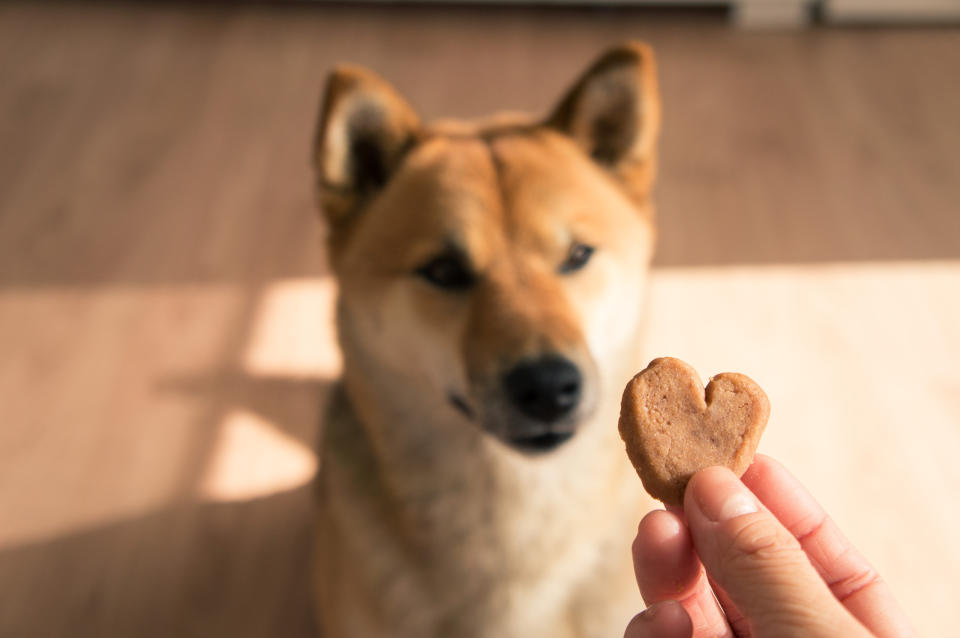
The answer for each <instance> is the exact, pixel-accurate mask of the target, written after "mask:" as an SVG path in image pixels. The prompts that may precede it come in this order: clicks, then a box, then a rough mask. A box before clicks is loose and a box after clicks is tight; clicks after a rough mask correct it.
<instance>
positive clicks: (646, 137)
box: [546, 43, 660, 194]
mask: <svg viewBox="0 0 960 638" xmlns="http://www.w3.org/2000/svg"><path fill="white" fill-rule="evenodd" d="M546 123H547V125H548V126H550V127H553V128H555V129H557V130H559V131H561V132H563V133H565V134H566V135H569V136H570V137H572V138H573V139H574V141H575V142H577V144H578V145H579V146H580V148H582V149H583V151H584V152H585V153H586V154H587V155H589V156H590V157H591V158H593V160H594V161H596V162H597V163H598V164H600V165H601V166H603V167H605V168H607V169H609V170H611V171H612V172H613V174H614V175H615V176H616V177H618V178H619V179H620V180H621V181H623V182H625V183H626V185H627V186H628V187H629V188H630V190H631V191H635V192H637V193H638V194H639V193H641V192H642V193H646V192H647V191H648V190H649V187H650V185H651V182H652V179H653V173H654V165H655V162H656V142H657V137H658V136H659V133H660V91H659V87H658V86H657V69H656V62H655V60H654V56H653V50H652V49H651V48H650V47H649V46H648V45H646V44H643V43H630V44H626V45H623V46H619V47H616V48H614V49H611V50H610V51H607V52H606V53H605V54H604V55H602V56H600V58H599V59H598V60H597V61H596V62H594V63H593V65H592V66H591V67H590V68H588V69H587V71H586V72H585V73H584V74H583V75H582V76H581V77H580V79H579V80H577V82H576V84H574V85H573V88H572V89H570V91H569V92H568V93H567V95H566V96H565V97H564V98H563V100H561V102H560V104H559V105H558V106H557V108H556V109H555V110H554V112H553V114H552V115H551V116H550V117H549V119H548V120H547V122H546Z"/></svg>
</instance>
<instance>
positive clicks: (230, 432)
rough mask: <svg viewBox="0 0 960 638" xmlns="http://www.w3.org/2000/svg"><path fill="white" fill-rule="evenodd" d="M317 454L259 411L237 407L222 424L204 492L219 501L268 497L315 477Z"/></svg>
mask: <svg viewBox="0 0 960 638" xmlns="http://www.w3.org/2000/svg"><path fill="white" fill-rule="evenodd" d="M316 469H317V459H316V455H315V454H314V453H313V451H312V450H311V449H309V448H308V447H307V446H305V445H303V444H302V443H300V442H299V441H296V440H294V439H291V438H290V437H288V436H285V435H284V434H283V433H282V432H280V431H279V430H278V429H276V428H275V427H273V426H272V425H271V424H270V423H269V422H268V421H266V420H264V419H263V418H261V417H260V416H258V415H256V414H252V413H249V412H244V411H235V412H231V413H230V414H228V415H227V417H226V418H225V419H224V421H223V425H222V426H221V429H220V434H219V437H218V439H217V443H216V446H215V447H214V451H213V455H212V456H211V458H210V463H209V465H208V467H207V471H206V473H205V474H204V476H203V478H202V479H201V482H200V486H199V490H198V491H199V494H200V496H201V497H203V498H205V499H209V500H215V501H234V500H246V499H250V498H256V497H258V496H266V495H268V494H273V493H275V492H281V491H284V490H288V489H293V488H295V487H299V486H301V485H303V484H305V483H307V482H308V481H310V480H311V479H312V478H313V475H314V473H315V472H316Z"/></svg>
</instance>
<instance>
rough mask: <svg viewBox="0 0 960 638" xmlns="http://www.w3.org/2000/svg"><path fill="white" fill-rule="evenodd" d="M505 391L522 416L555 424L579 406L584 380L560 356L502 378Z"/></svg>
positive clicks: (526, 364) (524, 366) (532, 363)
mask: <svg viewBox="0 0 960 638" xmlns="http://www.w3.org/2000/svg"><path fill="white" fill-rule="evenodd" d="M503 384H504V388H505V390H506V392H507V396H508V397H510V401H511V402H513V405H514V406H515V407H516V408H517V409H518V410H520V412H521V413H523V414H524V415H526V416H528V417H530V418H531V419H536V420H537V421H542V422H544V423H552V422H554V421H556V420H558V419H559V418H560V417H563V416H566V415H567V414H569V413H570V412H572V411H573V409H574V408H575V407H577V403H579V402H580V394H581V390H582V389H583V377H582V376H581V375H580V370H578V369H577V367H576V366H575V365H573V363H571V362H570V361H568V360H567V359H564V358H563V357H558V356H546V357H542V358H540V359H537V360H535V361H528V362H524V363H521V364H519V365H517V366H516V367H514V368H513V369H512V370H510V371H509V372H508V373H507V374H506V376H504V378H503Z"/></svg>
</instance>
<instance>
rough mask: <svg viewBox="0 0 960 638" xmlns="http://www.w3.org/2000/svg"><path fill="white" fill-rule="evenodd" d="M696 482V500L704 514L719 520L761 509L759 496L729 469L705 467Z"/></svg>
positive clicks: (694, 497)
mask: <svg viewBox="0 0 960 638" xmlns="http://www.w3.org/2000/svg"><path fill="white" fill-rule="evenodd" d="M692 482H693V500H694V502H695V503H696V504H697V506H698V507H699V508H700V511H701V512H703V514H704V516H706V517H707V518H708V519H710V520H711V521H713V522H715V523H718V522H721V521H728V520H730V519H731V518H736V517H737V516H743V515H744V514H753V513H754V512H756V511H757V510H758V508H757V500H756V497H754V495H753V494H751V493H750V490H748V489H747V488H746V486H744V484H743V483H741V482H740V479H738V478H737V477H736V476H735V475H734V473H733V472H731V471H730V470H728V469H726V468H723V467H712V468H708V469H706V470H703V471H701V472H700V473H699V474H697V475H696V476H695V477H694V479H693V481H692Z"/></svg>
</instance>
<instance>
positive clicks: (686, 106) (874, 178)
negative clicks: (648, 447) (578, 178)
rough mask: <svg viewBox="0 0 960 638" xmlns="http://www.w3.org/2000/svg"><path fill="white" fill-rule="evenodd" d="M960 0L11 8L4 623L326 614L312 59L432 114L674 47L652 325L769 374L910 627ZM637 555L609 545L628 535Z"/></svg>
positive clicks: (959, 142) (937, 442) (953, 238)
mask: <svg viewBox="0 0 960 638" xmlns="http://www.w3.org/2000/svg"><path fill="white" fill-rule="evenodd" d="M958 16H960V4H958V1H957V0H916V1H908V0H824V1H822V2H811V1H809V0H739V1H734V2H729V3H719V2H718V3H705V4H695V3H688V2H680V1H678V2H675V3H669V2H661V3H659V4H658V5H657V6H655V7H650V6H647V3H645V2H631V1H629V0H627V1H626V2H615V3H613V4H595V3H593V2H590V1H589V0H584V1H583V2H574V3H569V2H567V1H566V0H564V2H561V3H557V4H541V5H540V6H524V5H523V4H522V3H518V2H512V1H511V2H508V1H505V2H502V3H499V2H492V3H484V4H482V5H480V4H475V5H469V4H468V5H463V4H461V5H449V4H446V3H443V2H435V3H420V4H406V3H396V4H393V3H391V4H356V3H350V2H344V3H340V4H334V5H331V4H320V3H311V2H302V3H291V4H245V3H244V4H233V3H203V4H175V3H161V2H158V3H150V4H140V3H129V4H127V3H111V4H86V3H74V4H52V3H36V4H33V3H5V4H2V5H0V635H2V636H11V637H12V636H17V637H27V636H65V635H71V636H75V637H81V636H172V635H177V636H213V637H218V636H231V637H244V636H251V637H252V636H281V635H282V636H290V637H308V636H313V635H315V633H314V629H313V623H312V620H311V615H310V609H309V583H308V574H307V563H306V561H305V559H304V556H305V554H306V552H307V549H308V540H309V527H308V525H309V517H308V514H309V507H310V499H309V481H310V480H311V477H312V476H313V473H314V472H315V470H316V463H317V462H316V457H315V454H314V451H313V450H314V447H315V441H316V438H317V435H318V432H319V430H320V428H321V427H322V413H323V408H324V404H325V401H326V397H327V395H328V391H329V388H330V384H331V383H332V382H333V381H334V380H335V379H336V376H337V373H338V369H339V359H338V354H337V352H336V348H335V343H334V337H333V331H332V315H331V302H332V300H333V297H334V294H335V285H334V283H333V282H332V281H331V279H330V277H329V274H328V271H327V269H326V266H325V256H324V252H323V248H322V236H323V234H322V228H321V225H320V223H319V222H318V220H317V216H316V214H315V211H314V209H313V195H312V191H311V184H312V177H311V172H310V166H309V148H310V142H311V136H312V133H313V125H314V118H315V114H316V108H317V103H318V99H319V95H320V89H321V85H322V82H323V78H324V76H325V73H326V71H327V70H328V69H329V68H330V67H331V65H333V64H335V63H338V62H341V61H350V62H354V63H358V64H363V65H368V66H370V67H372V68H374V69H376V70H377V71H378V72H379V73H380V74H382V75H383V76H384V77H386V78H387V79H389V80H390V81H391V82H393V83H394V84H395V86H397V87H398V88H399V89H400V91H401V92H402V93H404V94H405V95H406V96H407V97H408V99H409V100H410V101H411V103H412V104H413V105H414V106H415V107H417V108H418V109H419V110H420V112H421V113H422V114H423V115H424V116H425V117H426V118H428V119H429V118H433V117H439V116H455V117H470V116H476V115H481V114H486V113H489V112H491V111H496V110H501V109H521V110H528V111H531V112H534V113H539V112H544V111H546V110H547V109H548V108H549V107H550V106H551V105H552V104H553V102H554V100H556V99H557V98H558V97H559V96H560V94H561V92H562V91H563V90H564V89H565V88H566V86H567V85H568V84H569V83H570V82H572V80H573V78H574V77H575V76H576V75H577V74H578V73H579V72H580V71H581V69H582V68H583V67H584V66H585V65H586V64H587V63H588V62H589V61H590V60H591V59H592V58H593V57H594V56H596V55H597V54H598V53H599V52H600V51H601V50H603V49H604V48H606V47H608V46H610V45H612V44H616V43H619V42H621V41H624V40H628V39H643V40H647V41H648V42H650V43H652V44H653V45H654V47H655V49H656V51H657V53H658V55H659V60H660V72H661V82H662V88H663V93H664V104H665V130H664V134H663V138H662V144H661V149H662V167H661V178H660V181H659V186H658V189H657V201H658V207H659V208H658V213H659V223H660V230H661V240H660V245H659V250H658V256H657V258H656V263H655V270H654V275H653V289H652V294H653V300H652V306H651V308H652V314H651V316H650V318H649V334H648V338H647V349H648V350H649V354H650V357H651V358H652V357H653V356H657V355H672V356H678V357H681V358H683V359H685V360H687V361H689V362H691V363H692V364H693V365H694V366H695V367H697V368H698V369H699V370H700V371H701V372H702V373H704V374H708V373H716V372H719V371H721V370H737V371H742V372H745V373H747V374H749V375H750V376H752V377H753V378H755V379H756V380H757V381H758V382H759V383H760V384H761V385H762V386H763V387H764V388H765V389H766V390H767V392H768V394H769V395H770V398H771V402H772V405H773V414H772V419H771V424H770V426H769V428H768V433H767V435H766V436H765V439H764V441H763V443H762V444H761V450H762V451H765V452H767V453H769V454H773V455H774V456H777V457H779V458H780V459H782V460H783V461H785V462H786V464H787V465H788V466H789V467H791V468H792V469H793V470H794V471H795V473H796V474H797V475H799V477H800V478H801V479H802V480H803V481H804V482H805V483H807V485H808V486H809V487H810V488H811V489H812V490H813V492H814V493H815V494H817V495H818V496H819V498H820V499H821V500H822V502H823V503H824V505H825V506H826V507H827V509H828V510H829V511H830V512H831V513H832V514H833V515H834V517H835V518H836V519H838V521H839V523H840V525H841V526H842V527H843V528H844V529H845V530H846V531H847V533H848V534H849V536H851V537H852V538H853V539H854V541H855V542H856V543H857V544H858V545H859V546H860V547H861V548H862V550H863V551H864V552H865V553H866V554H867V555H868V556H869V557H870V558H871V559H872V560H873V561H874V562H875V563H876V565H877V567H878V568H879V569H880V571H881V573H883V574H884V575H885V576H886V578H887V579H888V580H889V581H890V582H891V584H892V586H893V588H894V590H895V592H896V593H897V595H898V596H899V597H900V599H901V601H902V602H903V604H904V606H905V607H906V608H907V610H908V612H909V613H910V614H911V616H912V617H913V618H914V620H915V622H916V624H917V625H918V627H919V628H920V630H921V633H922V634H923V635H927V636H946V635H950V634H951V632H955V627H956V622H955V619H954V618H953V614H954V607H955V598H956V591H957V589H956V586H955V582H954V581H955V578H956V577H955V574H956V573H958V572H960V548H958V546H957V543H956V539H957V538H960V506H958V499H957V497H956V492H955V489H956V486H957V485H960V464H958V463H957V452H958V450H960V372H958V369H957V361H960V331H958V326H960V153H958V151H957V149H958V148H960V74H958V71H957V70H958V69H960V31H958V30H957V29H956V28H955V27H954V26H952V25H953V24H954V22H953V21H956V20H957V19H958ZM625 559H626V557H625Z"/></svg>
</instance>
